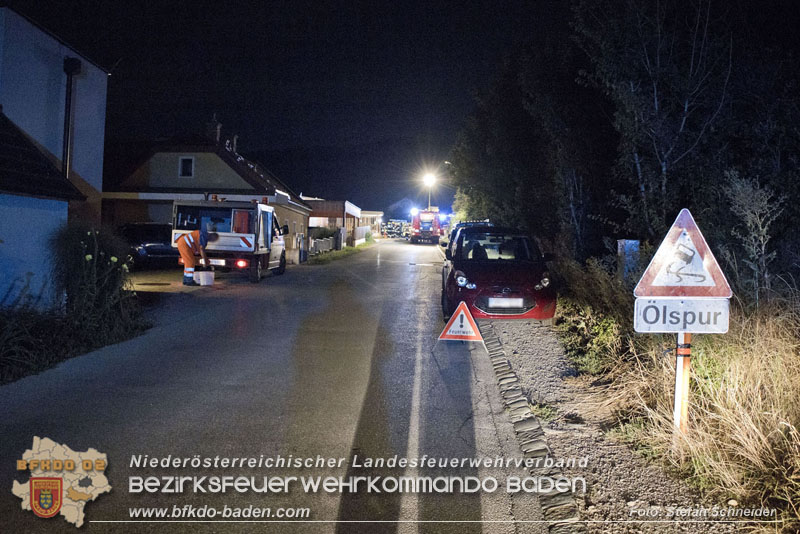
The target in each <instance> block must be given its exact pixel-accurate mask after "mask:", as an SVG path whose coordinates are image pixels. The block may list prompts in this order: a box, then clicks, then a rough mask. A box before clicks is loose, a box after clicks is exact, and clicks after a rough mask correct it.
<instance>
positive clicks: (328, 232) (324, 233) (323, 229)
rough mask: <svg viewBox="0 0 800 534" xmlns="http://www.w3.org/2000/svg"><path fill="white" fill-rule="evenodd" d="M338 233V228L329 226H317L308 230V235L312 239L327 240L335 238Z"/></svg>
mask: <svg viewBox="0 0 800 534" xmlns="http://www.w3.org/2000/svg"><path fill="white" fill-rule="evenodd" d="M337 233H338V230H337V229H336V228H329V227H327V226H315V227H313V228H309V229H308V235H309V237H310V238H311V239H327V238H329V237H335V236H336V234H337Z"/></svg>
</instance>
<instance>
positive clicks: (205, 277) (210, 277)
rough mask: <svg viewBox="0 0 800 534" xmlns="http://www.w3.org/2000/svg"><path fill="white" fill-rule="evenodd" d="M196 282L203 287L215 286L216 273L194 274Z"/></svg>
mask: <svg viewBox="0 0 800 534" xmlns="http://www.w3.org/2000/svg"><path fill="white" fill-rule="evenodd" d="M194 281H195V282H197V283H198V284H200V285H201V286H213V285H214V271H199V272H196V273H194Z"/></svg>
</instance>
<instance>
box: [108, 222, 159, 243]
mask: <svg viewBox="0 0 800 534" xmlns="http://www.w3.org/2000/svg"><path fill="white" fill-rule="evenodd" d="M171 229H172V228H171V227H170V226H169V225H168V224H143V225H130V226H123V227H122V228H121V230H120V233H121V234H122V237H123V239H125V241H126V242H128V243H129V244H133V245H138V244H141V243H169V240H170V231H171Z"/></svg>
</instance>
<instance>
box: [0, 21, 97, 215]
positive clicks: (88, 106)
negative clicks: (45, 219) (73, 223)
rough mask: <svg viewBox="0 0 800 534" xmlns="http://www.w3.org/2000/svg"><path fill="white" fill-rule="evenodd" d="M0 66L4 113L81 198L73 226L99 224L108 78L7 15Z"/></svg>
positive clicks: (0, 33)
mask: <svg viewBox="0 0 800 534" xmlns="http://www.w3.org/2000/svg"><path fill="white" fill-rule="evenodd" d="M0 58H2V60H1V61H0V105H2V106H3V113H4V114H5V116H6V117H7V118H8V119H10V120H11V121H12V122H13V123H14V124H15V125H16V126H17V127H18V128H19V129H20V130H22V131H23V132H24V133H25V135H26V136H27V137H28V138H29V139H30V140H31V142H33V143H34V145H35V146H36V147H37V148H38V149H39V150H40V151H41V152H42V153H43V154H44V155H45V157H47V158H48V159H49V160H50V161H51V162H52V163H53V165H54V166H55V167H56V168H57V169H58V170H60V171H61V172H62V173H63V174H64V175H65V176H67V178H68V179H69V180H70V182H72V184H73V185H74V186H75V187H76V188H77V189H78V190H79V191H80V192H81V196H79V197H75V198H72V199H70V208H69V211H70V213H69V214H70V218H74V219H80V220H83V221H90V222H98V223H99V221H100V205H101V192H102V183H103V145H104V139H105V122H106V92H107V85H108V73H107V72H106V71H105V70H103V69H102V68H101V67H100V66H98V65H97V64H95V63H94V62H92V61H91V60H90V59H89V58H87V57H86V56H84V55H82V54H80V53H78V52H77V51H76V50H75V49H73V48H72V47H70V46H69V45H68V44H66V43H65V42H63V41H62V40H61V39H59V38H58V37H57V36H55V35H53V34H51V33H50V32H48V31H47V30H45V29H43V28H40V27H39V26H37V25H36V24H35V23H34V22H32V21H30V20H29V19H27V18H26V17H24V16H23V15H21V14H19V13H17V12H15V11H13V10H12V9H10V8H7V7H3V8H0ZM64 162H66V165H65V163H64ZM65 166H66V167H68V172H67V170H65Z"/></svg>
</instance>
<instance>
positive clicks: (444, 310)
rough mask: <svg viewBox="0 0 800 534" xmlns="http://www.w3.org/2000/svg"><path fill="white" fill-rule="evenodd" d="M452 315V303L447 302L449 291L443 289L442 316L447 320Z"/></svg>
mask: <svg viewBox="0 0 800 534" xmlns="http://www.w3.org/2000/svg"><path fill="white" fill-rule="evenodd" d="M450 315H452V313H451V312H450V305H449V304H448V303H447V293H445V291H444V289H442V318H443V319H444V320H445V322H446V321H447V320H448V319H449V318H450Z"/></svg>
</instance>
